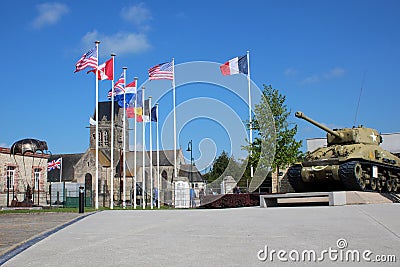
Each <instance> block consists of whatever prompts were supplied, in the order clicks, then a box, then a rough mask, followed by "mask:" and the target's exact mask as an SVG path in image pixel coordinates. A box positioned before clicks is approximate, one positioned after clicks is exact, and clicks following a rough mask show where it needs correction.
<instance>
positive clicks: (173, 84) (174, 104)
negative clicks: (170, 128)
mask: <svg viewBox="0 0 400 267" xmlns="http://www.w3.org/2000/svg"><path fill="white" fill-rule="evenodd" d="M172 75H173V78H172V92H173V106H174V180H175V181H176V179H175V178H176V177H177V176H178V174H177V166H176V112H175V106H176V94H175V60H174V58H173V59H172Z"/></svg>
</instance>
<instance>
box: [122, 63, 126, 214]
mask: <svg viewBox="0 0 400 267" xmlns="http://www.w3.org/2000/svg"><path fill="white" fill-rule="evenodd" d="M122 69H123V70H124V107H123V109H124V122H123V128H124V133H123V148H122V153H123V161H122V164H123V189H122V194H123V196H122V208H124V209H125V208H126V88H125V86H126V69H127V67H123V68H122Z"/></svg>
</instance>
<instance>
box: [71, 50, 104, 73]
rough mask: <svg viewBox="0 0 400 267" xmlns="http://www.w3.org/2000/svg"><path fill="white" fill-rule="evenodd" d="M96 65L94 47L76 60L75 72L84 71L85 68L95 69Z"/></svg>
mask: <svg viewBox="0 0 400 267" xmlns="http://www.w3.org/2000/svg"><path fill="white" fill-rule="evenodd" d="M98 64H99V63H98V60H97V48H96V47H94V48H92V49H90V50H89V51H88V52H87V53H86V54H83V56H82V57H81V58H80V59H79V60H78V62H77V63H76V65H75V72H78V71H81V70H83V69H86V68H87V67H92V68H97V65H98Z"/></svg>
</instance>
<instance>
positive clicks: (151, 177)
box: [149, 96, 153, 209]
mask: <svg viewBox="0 0 400 267" xmlns="http://www.w3.org/2000/svg"><path fill="white" fill-rule="evenodd" d="M149 109H151V96H149ZM149 124H150V125H149V128H150V130H149V136H150V137H149V138H150V139H149V142H150V163H149V167H150V203H151V204H150V208H151V209H153V144H152V142H153V138H152V134H153V133H152V129H151V111H150V121H149Z"/></svg>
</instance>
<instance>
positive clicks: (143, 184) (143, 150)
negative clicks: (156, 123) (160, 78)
mask: <svg viewBox="0 0 400 267" xmlns="http://www.w3.org/2000/svg"><path fill="white" fill-rule="evenodd" d="M144 89H145V87H144V86H143V87H142V135H143V136H142V142H143V144H142V161H143V162H142V198H143V199H142V200H143V201H142V203H143V204H142V205H143V209H145V208H146V177H145V175H146V172H145V167H146V158H145V153H146V149H145V147H146V138H145V136H146V124H145V122H144V120H143V116H144Z"/></svg>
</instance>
